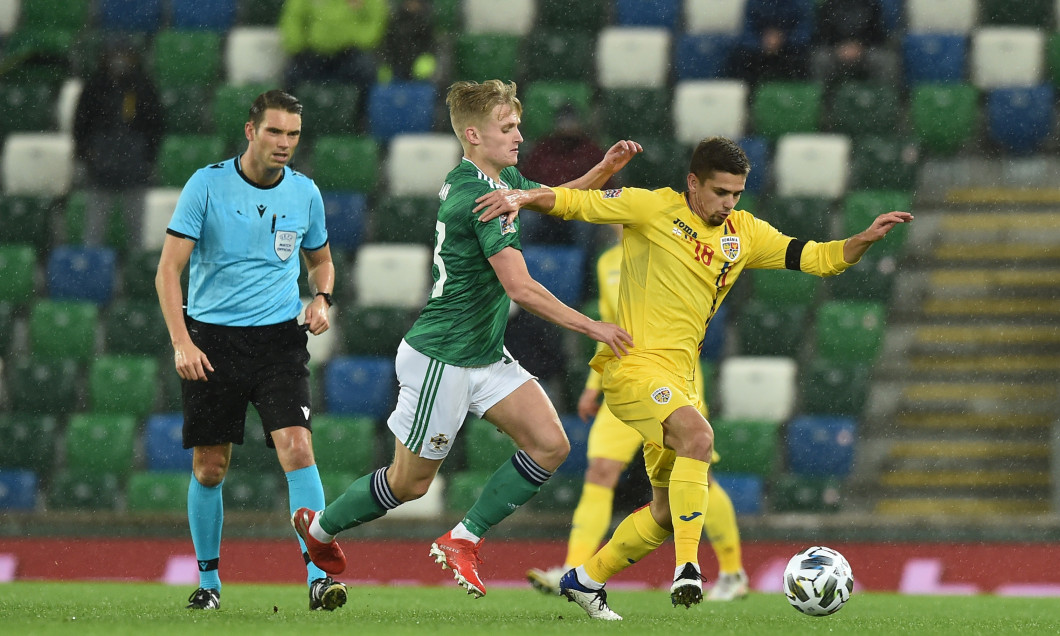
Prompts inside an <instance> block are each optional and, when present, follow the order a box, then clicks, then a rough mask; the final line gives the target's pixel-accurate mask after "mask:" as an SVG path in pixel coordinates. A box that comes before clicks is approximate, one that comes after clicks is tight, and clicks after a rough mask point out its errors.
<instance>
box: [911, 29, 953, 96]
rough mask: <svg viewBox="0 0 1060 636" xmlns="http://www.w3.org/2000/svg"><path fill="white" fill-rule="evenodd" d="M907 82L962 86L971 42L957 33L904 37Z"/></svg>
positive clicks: (919, 34)
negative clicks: (953, 83)
mask: <svg viewBox="0 0 1060 636" xmlns="http://www.w3.org/2000/svg"><path fill="white" fill-rule="evenodd" d="M902 57H903V60H902V61H903V67H904V68H905V82H906V84H907V85H910V86H912V85H914V84H919V83H923V82H960V81H963V80H964V79H965V66H966V64H967V58H968V38H967V37H965V36H964V35H959V34H954V33H906V34H905V35H904V36H903V37H902Z"/></svg>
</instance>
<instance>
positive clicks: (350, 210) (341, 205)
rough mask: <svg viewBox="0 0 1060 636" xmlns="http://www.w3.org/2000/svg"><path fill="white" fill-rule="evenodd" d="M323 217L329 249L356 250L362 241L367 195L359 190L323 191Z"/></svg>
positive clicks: (366, 213)
mask: <svg viewBox="0 0 1060 636" xmlns="http://www.w3.org/2000/svg"><path fill="white" fill-rule="evenodd" d="M320 196H321V197H323V199H324V219H325V222H326V224H327V227H328V242H329V243H330V244H331V249H332V251H334V250H335V249H344V250H350V251H353V250H356V249H357V248H358V247H360V246H361V242H362V241H364V234H365V225H366V223H367V217H368V212H367V207H368V195H366V194H362V193H360V192H340V191H334V190H333V191H324V192H321V193H320Z"/></svg>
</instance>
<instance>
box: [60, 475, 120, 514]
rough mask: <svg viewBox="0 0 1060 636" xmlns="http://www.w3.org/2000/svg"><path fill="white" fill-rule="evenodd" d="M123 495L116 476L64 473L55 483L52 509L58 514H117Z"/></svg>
mask: <svg viewBox="0 0 1060 636" xmlns="http://www.w3.org/2000/svg"><path fill="white" fill-rule="evenodd" d="M120 494H121V486H120V484H119V482H118V477H117V476H116V475H114V474H111V473H90V472H89V473H86V472H79V471H75V470H63V471H61V472H60V473H59V474H58V475H56V476H55V478H54V479H52V483H51V487H50V488H49V490H48V506H49V507H51V508H53V509H56V510H115V509H117V507H118V501H119V498H120Z"/></svg>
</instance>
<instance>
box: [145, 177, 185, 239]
mask: <svg viewBox="0 0 1060 636" xmlns="http://www.w3.org/2000/svg"><path fill="white" fill-rule="evenodd" d="M179 198H180V188H151V189H149V190H148V191H147V194H146V195H145V196H144V216H143V225H142V226H141V228H140V245H141V246H142V247H143V249H145V250H160V249H162V243H164V242H165V240H166V228H167V227H169V221H170V219H172V218H173V210H175V209H177V199H179Z"/></svg>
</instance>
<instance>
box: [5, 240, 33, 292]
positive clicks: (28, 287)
mask: <svg viewBox="0 0 1060 636" xmlns="http://www.w3.org/2000/svg"><path fill="white" fill-rule="evenodd" d="M36 270H37V253H36V252H35V251H34V250H33V246H31V245H25V244H20V243H11V244H0V302H9V303H12V304H14V305H17V306H23V305H26V304H27V303H28V302H29V301H30V300H31V299H32V298H33V294H34V291H35V289H36V282H35V276H36Z"/></svg>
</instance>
